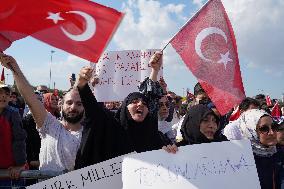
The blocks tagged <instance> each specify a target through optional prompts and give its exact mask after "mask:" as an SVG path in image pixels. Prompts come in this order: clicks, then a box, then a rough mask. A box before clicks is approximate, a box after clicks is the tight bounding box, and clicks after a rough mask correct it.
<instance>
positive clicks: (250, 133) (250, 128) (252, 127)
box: [239, 109, 276, 157]
mask: <svg viewBox="0 0 284 189" xmlns="http://www.w3.org/2000/svg"><path fill="white" fill-rule="evenodd" d="M263 116H270V115H269V114H268V113H267V112H265V111H264V110H258V109H252V110H248V111H246V112H244V113H243V114H242V115H241V116H240V118H239V119H240V130H241V132H242V135H243V137H244V138H247V139H249V140H250V141H251V144H252V151H253V152H254V153H255V154H256V155H258V156H263V157H270V156H272V155H273V154H275V153H276V146H269V147H266V146H263V145H262V144H261V143H260V141H259V137H258V134H257V132H256V126H257V124H258V122H259V120H260V118H261V117H263ZM270 117H271V116H270Z"/></svg>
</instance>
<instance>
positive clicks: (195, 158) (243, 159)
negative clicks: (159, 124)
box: [122, 140, 260, 189]
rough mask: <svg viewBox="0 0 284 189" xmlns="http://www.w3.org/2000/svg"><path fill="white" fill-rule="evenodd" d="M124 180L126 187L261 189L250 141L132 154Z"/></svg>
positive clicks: (125, 170) (143, 188)
mask: <svg viewBox="0 0 284 189" xmlns="http://www.w3.org/2000/svg"><path fill="white" fill-rule="evenodd" d="M122 180H123V189H133V188H135V189H157V188H163V189H172V188H178V189H197V188H198V189H213V188H214V189H215V188H216V189H217V188H220V189H225V188H230V189H240V188H250V189H260V184H259V180H258V175H257V171H256V166H255V161H254V157H253V153H252V150H251V144H250V141H248V140H241V141H228V142H216V143H208V144H198V145H189V146H183V147H180V148H179V151H178V152H177V154H169V153H167V152H165V151H163V150H157V151H151V152H146V153H140V154H134V155H130V156H128V157H125V158H124V160H123V163H122Z"/></svg>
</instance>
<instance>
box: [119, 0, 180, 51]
mask: <svg viewBox="0 0 284 189" xmlns="http://www.w3.org/2000/svg"><path fill="white" fill-rule="evenodd" d="M184 7H185V5H183V4H167V5H165V6H163V5H162V4H161V3H160V2H159V1H147V0H131V1H128V2H127V3H124V6H123V8H124V12H126V15H125V17H124V20H123V22H122V23H121V25H120V27H119V28H118V31H117V33H116V34H115V35H114V41H115V43H116V45H117V46H118V48H120V49H124V50H125V49H146V48H148V49H149V48H160V47H162V46H163V45H164V44H165V43H166V42H167V40H168V39H169V38H170V37H171V35H174V33H175V32H176V31H177V28H178V26H179V23H178V21H177V20H176V19H175V18H174V17H179V18H180V16H181V14H182V12H183V9H184Z"/></svg>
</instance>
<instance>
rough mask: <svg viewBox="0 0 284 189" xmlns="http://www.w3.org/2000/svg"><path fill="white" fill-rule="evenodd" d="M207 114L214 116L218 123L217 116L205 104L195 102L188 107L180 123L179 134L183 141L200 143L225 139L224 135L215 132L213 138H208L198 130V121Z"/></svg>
mask: <svg viewBox="0 0 284 189" xmlns="http://www.w3.org/2000/svg"><path fill="white" fill-rule="evenodd" d="M209 114H211V115H214V116H215V117H216V120H217V125H218V124H219V118H218V117H217V116H216V115H215V114H214V112H213V111H212V110H211V109H209V108H208V107H207V106H206V105H203V104H197V105H194V106H192V107H191V108H190V109H189V111H188V112H187V114H186V115H185V118H184V120H183V123H182V125H181V134H182V137H183V140H184V141H183V143H185V144H201V143H210V142H219V141H223V140H226V139H225V137H223V136H222V137H221V136H220V134H219V133H217V132H216V133H215V135H214V139H213V140H210V139H208V138H207V137H206V136H205V135H204V134H202V133H201V132H200V123H201V121H202V120H203V119H204V118H205V117H206V116H207V115H209Z"/></svg>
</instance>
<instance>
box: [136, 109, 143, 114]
mask: <svg viewBox="0 0 284 189" xmlns="http://www.w3.org/2000/svg"><path fill="white" fill-rule="evenodd" d="M135 114H139V115H143V110H140V109H138V110H136V112H135Z"/></svg>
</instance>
